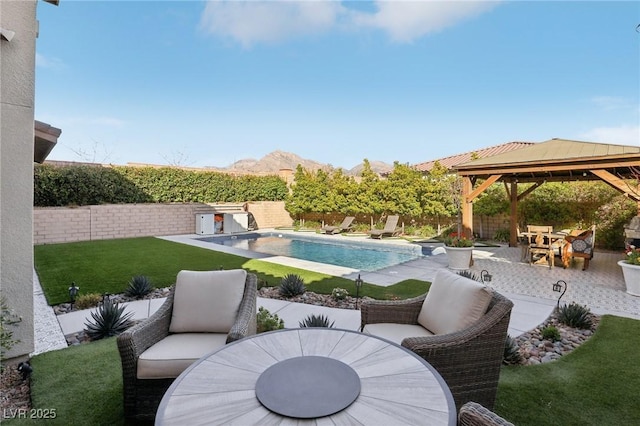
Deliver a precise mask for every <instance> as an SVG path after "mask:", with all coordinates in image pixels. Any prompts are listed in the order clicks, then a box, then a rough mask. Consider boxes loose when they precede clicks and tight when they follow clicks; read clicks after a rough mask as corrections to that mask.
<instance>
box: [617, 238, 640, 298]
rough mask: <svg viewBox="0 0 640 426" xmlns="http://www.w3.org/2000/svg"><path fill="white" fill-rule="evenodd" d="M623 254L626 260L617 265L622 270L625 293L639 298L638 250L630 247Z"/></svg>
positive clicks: (639, 255) (639, 267)
mask: <svg viewBox="0 0 640 426" xmlns="http://www.w3.org/2000/svg"><path fill="white" fill-rule="evenodd" d="M625 253H626V255H627V256H626V258H625V259H623V260H620V261H619V262H618V265H620V267H621V268H622V275H623V276H624V283H625V284H626V286H627V293H629V294H631V295H633V296H640V248H637V247H635V246H632V245H630V246H628V247H627V249H626V250H625Z"/></svg>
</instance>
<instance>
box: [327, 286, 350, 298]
mask: <svg viewBox="0 0 640 426" xmlns="http://www.w3.org/2000/svg"><path fill="white" fill-rule="evenodd" d="M348 295H349V292H348V291H347V290H345V289H344V288H339V287H336V288H334V289H333V290H331V297H333V298H334V299H336V300H344V299H345V298H346V297H347V296H348Z"/></svg>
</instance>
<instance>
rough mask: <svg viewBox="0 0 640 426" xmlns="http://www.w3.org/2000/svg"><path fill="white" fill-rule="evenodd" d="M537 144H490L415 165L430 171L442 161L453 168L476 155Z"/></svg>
mask: <svg viewBox="0 0 640 426" xmlns="http://www.w3.org/2000/svg"><path fill="white" fill-rule="evenodd" d="M532 145H535V143H533V142H508V143H503V144H500V145H495V146H490V147H488V148H482V149H478V150H475V151H469V152H465V153H463V154H457V155H452V156H449V157H444V158H440V159H437V160H431V161H426V162H424V163H418V164H416V165H414V167H415V168H416V170H419V171H421V172H428V171H430V170H431V169H432V168H433V166H434V165H435V163H436V162H438V163H440V165H441V166H444V167H446V168H447V169H451V168H453V167H455V166H457V165H459V164H464V163H468V162H470V161H472V159H473V157H474V155H476V156H478V157H479V158H481V159H482V158H486V157H492V156H494V155H499V154H504V153H507V152H511V151H514V150H519V149H522V148H526V147H529V146H532Z"/></svg>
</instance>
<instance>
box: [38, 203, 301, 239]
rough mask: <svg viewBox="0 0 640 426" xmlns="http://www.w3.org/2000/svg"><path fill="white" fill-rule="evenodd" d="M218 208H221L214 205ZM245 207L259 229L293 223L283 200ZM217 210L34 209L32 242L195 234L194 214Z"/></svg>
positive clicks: (177, 206) (191, 206)
mask: <svg viewBox="0 0 640 426" xmlns="http://www.w3.org/2000/svg"><path fill="white" fill-rule="evenodd" d="M220 206H224V205H216V207H220ZM245 206H246V210H247V211H249V212H251V213H252V214H253V216H254V217H255V219H256V222H257V224H258V227H259V228H274V227H278V226H291V225H292V224H293V220H292V219H291V217H290V216H289V213H288V212H287V211H286V210H285V209H284V202H282V201H261V202H255V203H252V202H250V203H247V204H245ZM216 207H214V206H213V205H209V204H201V203H171V204H106V205H96V206H81V207H34V209H33V243H34V244H52V243H67V242H74V241H91V240H107V239H114V238H133V237H146V236H161V235H181V234H194V233H195V232H196V225H195V224H196V220H195V218H196V215H197V214H206V213H213V212H214V211H215V208H216Z"/></svg>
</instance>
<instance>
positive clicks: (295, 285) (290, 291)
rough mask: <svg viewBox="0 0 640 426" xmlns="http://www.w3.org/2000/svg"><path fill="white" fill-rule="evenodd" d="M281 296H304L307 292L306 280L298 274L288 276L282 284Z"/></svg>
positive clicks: (283, 279)
mask: <svg viewBox="0 0 640 426" xmlns="http://www.w3.org/2000/svg"><path fill="white" fill-rule="evenodd" d="M279 290H280V294H281V295H282V296H284V297H293V296H298V295H300V294H304V292H305V291H307V289H306V287H305V286H304V280H303V279H302V277H301V276H300V275H298V274H287V275H285V276H284V277H283V278H282V281H281V282H280V288H279Z"/></svg>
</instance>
